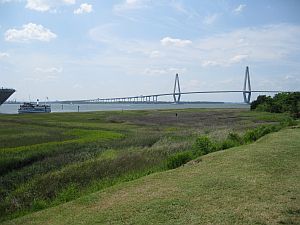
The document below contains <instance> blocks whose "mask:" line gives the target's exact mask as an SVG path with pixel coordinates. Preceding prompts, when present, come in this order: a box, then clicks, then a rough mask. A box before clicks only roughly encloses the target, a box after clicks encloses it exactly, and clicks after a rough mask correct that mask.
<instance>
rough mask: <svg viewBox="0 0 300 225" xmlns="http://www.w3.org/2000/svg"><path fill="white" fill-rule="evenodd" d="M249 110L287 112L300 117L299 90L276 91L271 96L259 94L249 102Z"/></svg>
mask: <svg viewBox="0 0 300 225" xmlns="http://www.w3.org/2000/svg"><path fill="white" fill-rule="evenodd" d="M251 110H257V111H266V112H272V113H284V112H289V113H290V114H291V115H292V116H293V117H294V118H300V92H290V93H278V94H276V95H275V96H274V97H273V98H272V97H271V96H266V95H260V96H258V97H257V99H256V100H255V101H253V102H252V103H251Z"/></svg>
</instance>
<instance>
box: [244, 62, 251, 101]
mask: <svg viewBox="0 0 300 225" xmlns="http://www.w3.org/2000/svg"><path fill="white" fill-rule="evenodd" d="M243 97H244V102H245V103H247V104H250V101H251V83H250V74H249V67H248V66H247V67H246V72H245V80H244V88H243Z"/></svg>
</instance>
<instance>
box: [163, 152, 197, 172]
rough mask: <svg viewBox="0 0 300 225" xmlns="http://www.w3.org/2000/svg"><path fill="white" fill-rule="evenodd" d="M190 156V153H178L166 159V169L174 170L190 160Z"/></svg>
mask: <svg viewBox="0 0 300 225" xmlns="http://www.w3.org/2000/svg"><path fill="white" fill-rule="evenodd" d="M192 159H193V157H192V154H191V152H179V153H177V154H175V155H171V156H170V157H169V158H168V159H167V168H168V169H175V168H177V167H179V166H181V165H183V164H185V163H187V162H188V161H190V160H192Z"/></svg>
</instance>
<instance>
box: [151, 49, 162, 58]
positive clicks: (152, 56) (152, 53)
mask: <svg viewBox="0 0 300 225" xmlns="http://www.w3.org/2000/svg"><path fill="white" fill-rule="evenodd" d="M149 56H150V58H159V57H161V56H162V53H161V52H160V51H157V50H154V51H151V52H150V54H149Z"/></svg>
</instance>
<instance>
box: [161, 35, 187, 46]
mask: <svg viewBox="0 0 300 225" xmlns="http://www.w3.org/2000/svg"><path fill="white" fill-rule="evenodd" d="M160 43H161V44H162V45H163V46H176V47H185V46H187V45H190V44H192V41H190V40H182V39H177V38H170V37H165V38H163V39H161V40H160Z"/></svg>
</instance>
